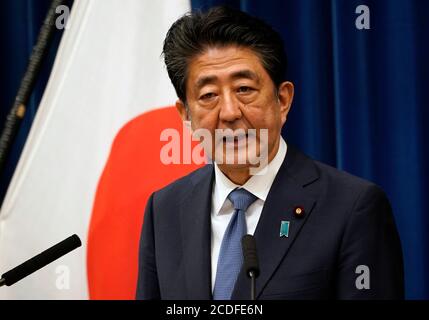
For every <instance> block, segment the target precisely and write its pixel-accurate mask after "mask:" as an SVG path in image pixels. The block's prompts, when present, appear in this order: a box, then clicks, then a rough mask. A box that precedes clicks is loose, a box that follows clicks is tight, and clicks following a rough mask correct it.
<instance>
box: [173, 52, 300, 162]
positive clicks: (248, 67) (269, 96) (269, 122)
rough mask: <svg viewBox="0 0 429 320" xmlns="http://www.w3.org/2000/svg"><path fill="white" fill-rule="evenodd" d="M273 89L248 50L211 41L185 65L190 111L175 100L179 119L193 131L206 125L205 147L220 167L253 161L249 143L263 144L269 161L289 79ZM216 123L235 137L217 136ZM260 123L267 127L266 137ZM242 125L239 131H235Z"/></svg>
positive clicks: (287, 100)
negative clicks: (208, 138) (230, 158)
mask: <svg viewBox="0 0 429 320" xmlns="http://www.w3.org/2000/svg"><path fill="white" fill-rule="evenodd" d="M275 89H276V88H275V86H274V83H273V81H272V80H271V78H270V76H269V75H268V73H267V72H266V70H265V69H264V67H263V66H262V64H261V61H260V59H259V57H258V56H257V55H256V54H255V53H254V52H253V51H252V50H250V49H247V48H242V47H236V46H228V47H211V48H208V49H207V50H206V51H205V52H203V53H202V54H200V55H198V56H196V57H194V58H193V59H192V60H191V61H190V63H189V65H188V78H187V82H186V97H187V103H188V107H189V110H188V111H189V114H187V110H186V108H185V106H184V104H183V103H182V102H181V101H180V100H179V101H178V102H177V104H176V106H177V108H178V110H179V112H180V114H181V116H182V119H183V120H191V121H192V122H191V125H192V130H193V131H194V132H195V130H197V129H206V130H208V131H209V132H210V133H211V137H212V141H211V143H210V144H209V146H210V147H209V148H207V145H206V147H205V149H206V150H205V151H206V153H207V154H208V155H209V156H210V157H211V158H212V159H214V160H215V161H216V162H217V163H218V164H219V167H220V168H221V170H222V167H224V168H227V169H242V168H246V167H249V166H250V164H251V163H253V164H254V162H252V161H251V159H249V155H248V154H249V152H248V151H247V150H249V148H254V147H256V150H257V156H259V155H260V153H261V150H265V151H266V153H265V154H266V155H267V156H268V161H271V160H272V158H273V157H274V156H275V154H276V153H277V150H278V146H279V141H280V133H281V128H282V126H283V124H284V123H285V121H286V116H287V114H288V112H289V108H290V104H291V102H292V98H293V85H292V83H290V82H284V83H282V84H281V85H280V86H279V88H278V93H277V94H276V90H275ZM188 116H189V118H188ZM216 129H231V130H232V131H230V133H231V132H233V133H232V135H233V136H234V139H232V137H230V138H224V137H222V136H220V138H219V137H218V138H217V137H216V134H215V130H216ZM238 129H242V130H238ZM249 129H256V135H253V134H249V131H248V130H249ZM260 129H267V131H268V139H267V140H266V141H265V142H264V139H263V138H261V131H260ZM243 131H244V132H245V133H246V135H244V136H243V135H241V134H239V133H240V132H243ZM251 131H252V130H251ZM226 135H227V136H229V135H230V134H226ZM203 145H204V144H203ZM264 148H265V149H264ZM208 149H210V150H208ZM227 152H232V153H233V155H234V161H233V162H234V163H231V162H230V161H229V162H228V161H227V159H226V153H227ZM230 154H231V153H230ZM243 157H244V158H245V159H246V161H245V162H244V163H243V162H242V161H239V160H238V159H243ZM220 163H222V164H220ZM225 166H227V167H225Z"/></svg>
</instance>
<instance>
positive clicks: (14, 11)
mask: <svg viewBox="0 0 429 320" xmlns="http://www.w3.org/2000/svg"><path fill="white" fill-rule="evenodd" d="M48 3H49V1H47V0H41V1H33V0H14V1H1V3H0V26H1V28H0V36H1V40H2V44H3V46H2V49H3V50H2V53H1V54H2V56H1V59H0V65H1V72H0V84H1V91H0V92H1V93H2V94H1V95H0V108H1V114H0V121H1V123H3V121H4V117H5V115H6V113H7V110H8V109H9V107H10V106H11V104H12V101H13V98H14V96H15V93H16V90H17V88H18V84H19V79H20V77H21V75H22V73H23V71H24V68H25V65H26V62H27V59H28V56H29V53H30V50H31V47H32V45H33V44H34V41H35V38H36V36H37V31H38V29H39V27H40V25H41V23H42V20H43V17H44V15H45V13H46V9H47V7H48ZM124 4H125V2H124ZM219 4H228V5H230V6H233V7H236V8H240V9H242V10H243V11H247V12H249V13H251V14H254V15H256V16H259V17H261V18H263V19H264V20H266V21H267V22H269V23H270V24H272V25H273V26H274V27H275V28H276V29H277V30H278V31H279V32H280V33H281V34H282V36H283V39H284V41H285V43H286V49H287V53H288V57H289V71H288V75H287V76H288V78H289V79H290V80H291V81H293V82H294V84H295V88H296V93H295V100H294V103H293V108H292V111H291V114H290V116H289V118H288V122H287V124H286V126H285V129H284V132H283V133H284V136H285V138H286V139H287V141H288V142H289V143H291V144H295V145H297V146H298V147H300V148H301V149H302V150H303V151H305V152H306V153H307V154H309V155H310V156H312V157H313V158H315V159H318V160H320V161H323V162H326V163H328V164H331V165H333V166H335V167H337V168H339V169H343V170H346V171H348V172H350V173H352V174H355V175H358V176H361V177H363V178H366V179H369V180H372V181H374V182H376V183H377V184H379V185H380V186H382V187H383V189H384V190H385V191H386V193H387V194H388V196H389V198H390V200H391V203H392V206H393V209H394V213H395V218H396V222H397V225H398V228H399V232H400V235H401V240H402V245H403V251H404V259H405V273H406V296H407V298H409V299H429V275H428V273H429V233H428V232H427V230H428V229H429V213H428V212H427V211H428V210H427V208H426V207H425V197H427V196H429V194H428V191H429V188H428V187H429V186H428V184H429V141H428V140H429V139H428V138H429V128H428V125H426V126H425V122H426V123H427V122H428V120H429V62H428V59H429V41H428V40H429V19H428V18H427V15H428V13H429V1H421V0H376V1H375V0H374V1H367V0H332V1H329V0H300V1H292V0H284V1H267V0H266V1H244V0H243V1H198V0H193V1H192V7H193V8H194V9H195V8H208V7H210V6H214V5H219ZM358 5H367V6H368V7H369V9H370V28H371V29H370V30H358V29H357V28H356V27H355V20H356V18H357V17H358V14H356V13H355V9H356V7H357V6H358ZM52 50H53V51H54V50H55V46H54V48H53V49H52ZM53 56H54V55H53V54H51V56H50V59H49V61H48V63H47V64H46V65H45V68H44V75H43V76H42V79H41V80H40V81H39V84H38V88H37V90H36V92H35V94H34V95H33V98H32V103H31V104H30V111H29V112H28V113H27V115H26V119H25V121H24V125H23V127H22V128H21V131H20V135H19V138H18V140H17V141H16V143H15V146H14V149H13V152H12V157H11V158H10V160H9V163H8V167H7V170H6V171H5V172H3V174H2V176H1V181H0V182H1V185H0V186H1V190H0V192H4V190H5V189H6V187H7V183H8V180H9V179H10V175H11V173H12V172H13V168H14V166H15V163H16V161H17V159H18V157H19V154H20V151H21V148H22V145H23V142H24V141H25V137H26V134H27V133H28V131H29V127H30V124H31V120H32V118H33V117H34V113H35V108H36V106H37V105H38V101H39V100H40V95H41V93H42V92H43V88H44V85H45V83H46V79H47V75H48V74H49V69H50V65H51V64H52V60H53Z"/></svg>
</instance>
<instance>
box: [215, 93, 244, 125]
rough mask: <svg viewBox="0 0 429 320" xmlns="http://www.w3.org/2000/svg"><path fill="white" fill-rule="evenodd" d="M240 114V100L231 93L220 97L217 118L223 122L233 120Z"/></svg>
mask: <svg viewBox="0 0 429 320" xmlns="http://www.w3.org/2000/svg"><path fill="white" fill-rule="evenodd" d="M241 116H242V114H241V109H240V102H239V101H237V99H236V98H234V97H233V96H231V95H225V96H223V97H222V100H221V105H220V112H219V119H220V120H222V121H225V122H234V121H235V120H238V119H240V118H241Z"/></svg>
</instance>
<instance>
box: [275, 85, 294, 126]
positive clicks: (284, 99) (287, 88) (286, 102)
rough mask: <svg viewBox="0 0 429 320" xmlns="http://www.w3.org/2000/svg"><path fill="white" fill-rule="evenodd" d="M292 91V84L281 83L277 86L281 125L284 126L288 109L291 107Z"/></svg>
mask: <svg viewBox="0 0 429 320" xmlns="http://www.w3.org/2000/svg"><path fill="white" fill-rule="evenodd" d="M294 90H295V89H294V86H293V83H292V82H289V81H285V82H282V83H281V84H280V86H279V91H278V95H279V103H280V116H281V121H282V125H284V124H285V122H286V119H287V115H288V113H289V111H290V107H291V106H292V101H293V94H294Z"/></svg>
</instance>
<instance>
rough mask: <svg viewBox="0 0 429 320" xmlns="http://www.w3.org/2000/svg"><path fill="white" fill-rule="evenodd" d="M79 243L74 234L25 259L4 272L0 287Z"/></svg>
mask: <svg viewBox="0 0 429 320" xmlns="http://www.w3.org/2000/svg"><path fill="white" fill-rule="evenodd" d="M81 245H82V242H81V241H80V239H79V237H78V236H77V235H75V234H74V235H72V236H70V237H68V238H67V239H65V240H63V241H61V242H60V243H57V244H56V245H54V246H52V247H50V248H49V249H47V250H45V251H43V252H42V253H40V254H38V255H37V256H35V257H33V258H31V259H30V260H27V261H25V262H24V263H22V264H20V265H19V266H17V267H15V268H13V269H12V270H10V271H8V272H6V273H4V274H3V275H2V276H1V279H0V287H1V286H3V285H7V286H11V285H13V284H14V283H15V282H18V281H19V280H21V279H23V278H25V277H26V276H28V275H30V274H32V273H33V272H36V271H37V270H39V269H41V268H43V267H44V266H46V265H48V264H49V263H51V262H53V261H55V260H57V259H58V258H60V257H62V256H63V255H65V254H67V253H69V252H70V251H73V250H74V249H76V248H78V247H80V246H81Z"/></svg>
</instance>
